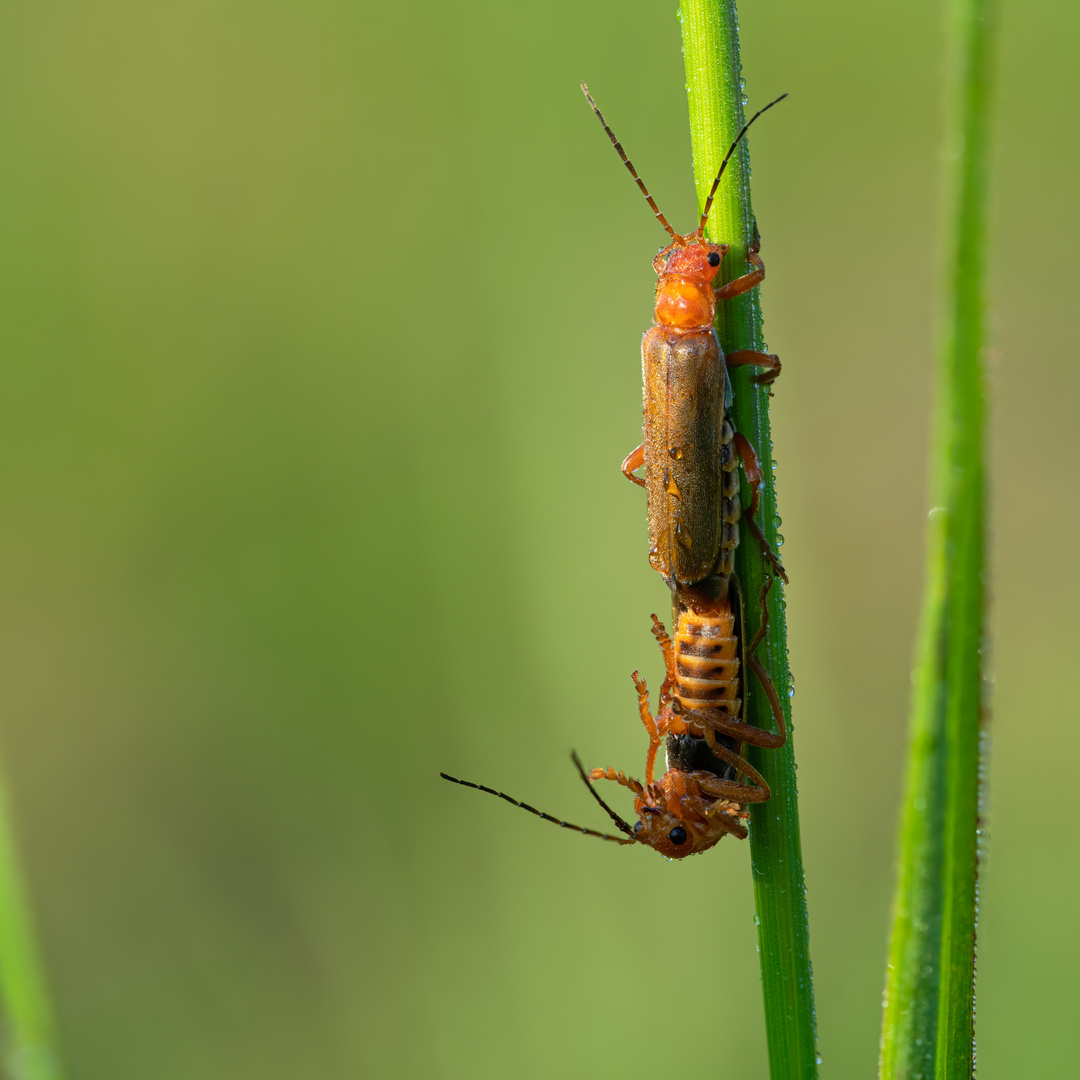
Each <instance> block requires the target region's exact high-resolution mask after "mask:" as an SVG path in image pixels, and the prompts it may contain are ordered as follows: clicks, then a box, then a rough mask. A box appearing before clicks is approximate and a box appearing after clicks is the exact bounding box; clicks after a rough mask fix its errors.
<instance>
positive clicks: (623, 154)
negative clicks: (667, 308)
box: [581, 83, 764, 241]
mask: <svg viewBox="0 0 1080 1080" xmlns="http://www.w3.org/2000/svg"><path fill="white" fill-rule="evenodd" d="M581 92H582V93H583V94H584V95H585V100H586V101H588V103H589V105H590V107H591V108H592V111H593V112H594V113H596V119H597V120H599V121H600V123H601V124H603V126H604V130H605V131H606V132H607V135H608V138H609V139H610V140H611V145H612V146H614V147H615V150H616V152H617V153H618V155H619V157H621V158H622V161H623V164H624V165H625V166H626V167H627V168H628V169H629V170H630V175H631V176H632V177H633V178H634V181H635V182H636V183H637V186H638V187H639V188H641V194H642V195H644V196H645V201H646V202H647V203H648V204H649V205H650V206H651V207H652V209H653V213H654V214H655V215H656V220H657V221H659V222H660V224H661V225H663V226H664V228H665V229H667V231H668V235H669V236H670V237H671V239H672V240H675V241H679V240H681V239H682V237H681V236H680V235H679V234H678V233H677V232H676V231H675V230H674V229H673V228H672V227H671V226H670V225H669V224H668V221H667V218H666V217H664V215H663V214H661V213H660V207H659V206H657V205H656V200H655V199H654V198H653V197H652V196H651V195H650V194H649V189H648V188H647V187H646V186H645V181H644V180H642V179H641V177H640V176H638V174H637V169H635V168H634V166H633V165H632V164H631V163H630V159H629V158H628V157H627V156H626V151H625V150H624V149H623V148H622V143H621V142H619V140H618V139H616V138H615V132H614V131H612V130H611V128H609V127H608V124H607V121H606V120H605V119H604V114H603V113H602V112H601V111H600V110H599V109H598V108H597V107H596V102H595V101H593V99H592V94H590V93H589V88H588V87H587V86H586V85H585V84H584V83H582V84H581ZM763 111H764V110H763ZM747 126H749V125H747ZM740 137H741V136H740ZM729 156H730V155H729Z"/></svg>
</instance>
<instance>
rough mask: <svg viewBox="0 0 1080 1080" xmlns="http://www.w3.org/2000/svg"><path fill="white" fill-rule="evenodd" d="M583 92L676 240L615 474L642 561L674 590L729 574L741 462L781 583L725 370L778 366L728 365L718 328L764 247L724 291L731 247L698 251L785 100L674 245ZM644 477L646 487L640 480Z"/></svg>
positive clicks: (754, 359) (755, 359)
mask: <svg viewBox="0 0 1080 1080" xmlns="http://www.w3.org/2000/svg"><path fill="white" fill-rule="evenodd" d="M581 90H582V93H584V95H585V98H586V100H587V101H588V103H589V106H590V107H591V108H592V110H593V112H594V113H596V117H597V119H598V120H599V121H600V123H601V125H602V126H603V128H604V131H606V132H607V135H608V138H609V139H610V140H611V144H612V145H613V146H614V147H615V150H616V152H617V153H618V155H619V157H620V158H621V159H622V162H623V164H624V165H625V166H626V168H627V169H628V170H629V172H630V175H631V176H632V177H633V178H634V181H635V183H636V184H637V186H638V187H639V188H640V189H641V193H642V194H643V195H644V196H645V200H646V201H647V202H648V204H649V206H650V207H651V208H652V211H653V213H654V214H655V215H656V219H657V221H659V222H660V224H661V225H663V227H664V228H665V229H666V230H667V232H668V235H669V236H670V237H671V243H670V244H668V245H667V246H666V247H664V248H663V249H662V250H661V251H660V253H659V254H658V255H657V256H656V258H654V259H653V269H654V270H655V271H656V274H657V283H656V298H655V304H654V315H653V325H652V327H651V328H650V329H649V330H648V331H647V332H646V333H645V335H644V337H643V338H642V342H641V370H642V387H643V392H642V398H643V411H644V425H643V436H644V437H643V440H642V444H641V445H640V446H639V447H637V448H636V449H635V450H632V451H631V452H630V453H629V454H628V455H627V457H626V459H625V460H624V461H623V463H622V471H623V474H624V475H625V476H626V478H627V479H628V480H631V481H633V482H634V483H635V484H638V485H640V486H641V487H643V488H645V490H646V492H647V496H648V520H649V562H650V564H651V565H652V567H653V569H654V570H656V571H657V572H658V573H660V574H661V575H662V576H663V577H664V579H665V580H666V581H667V583H668V585H669V587H671V588H673V589H674V588H675V587H676V585H681V584H693V583H694V582H697V581H702V580H704V579H705V578H707V577H711V576H715V575H718V574H719V575H724V574H730V573H731V572H732V569H733V566H734V557H735V547H736V546H737V544H738V542H739V539H738V524H737V523H738V520H739V516H740V507H739V496H738V488H739V480H738V473H737V471H736V469H737V461H736V457H737V458H738V459H740V460H741V461H742V465H743V471H744V472H745V473H746V476H747V479H748V480H749V481H750V484H751V486H752V489H753V494H752V496H751V499H750V505H749V506H748V507H747V510H746V513H745V517H746V523H747V526H748V528H749V529H750V530H751V532H752V533H753V534H754V536H755V538H756V539H757V541H758V543H759V544H760V545H761V548H762V551H763V553H764V555H765V557H766V558H767V559H768V561H769V563H770V564H771V566H772V568H773V571H774V572H775V573H777V574H779V575H780V576H781V577H782V578H783V579H784V580H785V581H787V575H786V574H785V572H784V568H783V566H782V565H781V563H780V560H779V558H778V557H777V556H776V554H775V553H774V552H773V551H772V549H771V548H770V547H769V545H768V543H767V541H766V540H765V537H764V535H763V534H762V532H761V530H760V528H759V527H758V525H757V523H756V522H755V521H754V514H755V513H756V511H757V507H758V499H759V490H760V487H761V483H762V479H763V475H762V471H761V466H760V464H759V463H758V459H757V455H756V454H755V453H754V449H753V447H752V446H751V445H750V443H749V442H748V441H747V439H746V438H745V437H744V436H742V435H739V434H737V433H736V432H735V430H734V428H733V427H732V425H731V421H730V410H731V382H730V380H729V379H728V375H727V369H728V368H729V367H735V366H737V365H741V364H752V365H757V366H761V367H764V368H766V371H765V372H764V373H763V374H761V375H759V376H757V378H756V379H755V381H756V382H757V383H759V384H761V385H768V384H770V383H772V382H773V381H774V380H775V379H776V377H777V376H778V375H779V374H780V359H779V357H777V356H775V355H773V354H771V353H764V352H758V351H756V350H752V349H741V350H738V351H735V352H731V353H729V354H728V355H727V356H725V355H724V354H723V352H722V351H721V349H720V342H719V340H718V339H717V337H716V331H715V330H714V329H713V320H714V319H715V317H716V305H717V303H718V302H719V301H722V300H730V299H732V298H734V297H736V296H741V295H742V294H743V293H745V292H748V291H749V290H750V289H753V288H754V287H755V286H757V285H758V284H760V282H761V281H762V279H763V278H764V277H765V264H764V263H763V262H762V261H761V256H760V248H761V237H760V235H759V233H758V231H757V225H756V223H755V225H754V235H753V238H752V240H751V243H750V246H749V250H748V252H747V260H748V262H749V263H750V265H751V267H752V269H751V270H750V272H749V273H746V274H743V275H742V276H741V277H737V278H735V279H734V280H732V281H729V282H728V283H727V284H725V285H720V286H719V287H714V286H713V279H714V278H715V277H716V276H717V274H719V273H720V264H721V262H722V261H723V259H724V256H725V255H727V253H728V252H729V251H730V250H731V247H730V245H729V244H724V243H721V244H711V243H708V242H707V241H706V240H705V226H706V224H707V223H708V220H709V211H710V210H711V209H712V205H713V200H714V199H715V197H716V192H717V190H718V189H719V187H720V181H721V179H722V178H723V175H724V170H725V169H726V168H727V163H728V161H729V160H730V159H731V156H732V154H733V153H734V152H735V148H736V147H737V146H738V145H739V141H740V140H741V139H742V137H743V136H744V135H745V134H746V132H747V130H748V129H749V127H750V125H751V124H752V123H753V122H754V121H755V120H756V119H757V118H758V117H759V116H761V114H762V113H764V112H766V111H767V110H768V109H771V108H772V107H773V106H774V105H776V104H777V103H778V102H780V101H783V99H784V98H785V97H787V95H786V94H782V95H781V96H780V97H778V98H777V99H776V100H775V101H771V102H769V104H768V105H766V106H765V107H764V108H762V109H759V110H758V111H757V112H756V113H755V114H754V115H753V116H752V117H751V118H750V119H749V120H748V121H747V122H746V124H745V125H743V128H742V130H741V131H740V132H739V134H738V136H737V137H736V139H735V141H734V142H733V143H732V144H731V147H730V149H729V150H728V152H727V154H726V155H725V156H724V160H723V162H722V163H721V165H720V170H719V172H718V173H717V174H716V179H715V180H714V181H713V185H712V189H711V190H710V192H709V197H708V198H707V199H706V200H705V206H704V209H703V210H702V212H701V219H700V221H699V222H698V227H697V228H696V229H695V230H694V231H693V232H691V233H686V234H685V235H681V234H679V233H677V232H676V231H675V230H674V229H673V228H672V227H671V225H669V224H668V221H667V218H665V217H664V215H663V214H662V213H661V212H660V208H659V207H658V206H657V205H656V201H655V200H654V199H653V197H652V195H650V194H649V190H648V188H646V186H645V183H644V181H643V180H642V179H641V177H640V176H638V174H637V170H636V169H635V168H634V166H633V164H632V163H631V162H630V159H629V158H628V157H627V156H626V152H625V151H624V150H623V147H622V144H621V143H620V142H619V140H618V139H617V138H616V136H615V133H614V132H613V131H612V130H611V128H610V127H609V126H608V123H607V121H606V120H605V119H604V116H603V113H601V112H600V110H599V109H598V108H597V105H596V102H595V101H593V99H592V95H591V94H590V93H589V90H588V87H587V86H586V85H585V84H584V83H582V84H581ZM642 466H644V467H645V476H644V478H641V477H638V476H636V475H635V472H636V470H637V469H639V468H641V467H642ZM718 493H719V494H718Z"/></svg>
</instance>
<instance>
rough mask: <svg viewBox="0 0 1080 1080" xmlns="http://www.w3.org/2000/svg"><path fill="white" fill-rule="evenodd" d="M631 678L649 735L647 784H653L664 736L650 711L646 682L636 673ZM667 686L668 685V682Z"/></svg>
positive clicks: (646, 764) (646, 763) (646, 768)
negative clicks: (657, 756) (661, 741)
mask: <svg viewBox="0 0 1080 1080" xmlns="http://www.w3.org/2000/svg"><path fill="white" fill-rule="evenodd" d="M631 678H632V679H633V680H634V688H635V689H636V690H637V694H638V715H639V716H640V717H641V722H642V723H643V724H644V725H645V730H646V731H647V732H648V733H649V749H648V752H647V753H646V754H645V783H646V784H651V783H652V782H653V772H654V771H655V769H656V754H657V752H658V751H659V749H660V740H661V738H662V734H661V732H660V728H659V726H658V725H657V722H656V719H655V718H654V717H653V714H652V712H651V710H650V709H649V688H648V687H647V686H646V685H645V680H644V679H642V678H639V677H638V673H637V672H636V671H635V672H634V674H633V675H632V676H631ZM665 685H667V684H666V682H665Z"/></svg>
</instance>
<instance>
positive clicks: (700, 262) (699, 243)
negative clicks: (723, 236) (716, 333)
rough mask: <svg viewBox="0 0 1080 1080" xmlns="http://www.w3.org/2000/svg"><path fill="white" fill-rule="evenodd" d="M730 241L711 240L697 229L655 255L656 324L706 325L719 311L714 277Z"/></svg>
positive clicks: (677, 326)
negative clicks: (713, 284)
mask: <svg viewBox="0 0 1080 1080" xmlns="http://www.w3.org/2000/svg"><path fill="white" fill-rule="evenodd" d="M730 250H731V249H730V247H729V245H727V244H709V243H706V242H705V241H704V240H702V239H701V238H700V237H699V236H698V234H697V233H690V234H689V235H688V236H681V237H679V239H678V240H677V241H673V242H672V243H670V244H668V246H667V247H666V248H664V249H663V250H662V251H661V252H660V253H659V254H658V255H657V256H656V258H655V259H653V269H654V270H655V271H656V273H657V274H658V275H659V280H658V281H657V283H656V311H655V315H654V321H655V322H656V325H657V326H670V327H672V328H673V329H676V330H696V329H707V328H708V327H710V326H712V322H713V317H714V316H715V314H716V295H715V293H714V292H713V286H712V281H713V278H714V277H716V275H717V274H718V273H719V272H720V261H721V260H722V259H723V257H724V256H725V255H726V254H727V253H728V251H730Z"/></svg>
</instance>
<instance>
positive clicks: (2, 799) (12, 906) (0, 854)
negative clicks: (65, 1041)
mask: <svg viewBox="0 0 1080 1080" xmlns="http://www.w3.org/2000/svg"><path fill="white" fill-rule="evenodd" d="M2 779H3V776H2V771H0V781H2ZM32 922H33V921H32V919H31V918H30V909H29V906H28V904H27V901H26V890H25V887H24V885H23V881H22V875H21V874H20V872H19V860H18V856H17V853H16V850H15V842H14V839H13V833H12V829H11V824H10V820H9V817H8V810H7V799H6V796H5V792H4V791H3V790H2V786H0V1046H2V1052H3V1071H2V1074H3V1076H4V1077H11V1078H12V1080H60V1078H61V1075H62V1074H61V1071H60V1066H59V1062H58V1059H57V1055H56V1050H55V1047H56V1043H55V1040H54V1034H53V1021H52V1011H51V1009H50V1006H49V998H48V994H47V992H46V989H45V978H44V975H43V972H42V965H41V961H40V958H39V956H38V950H37V942H36V940H35V938H34V934H33V926H32Z"/></svg>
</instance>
